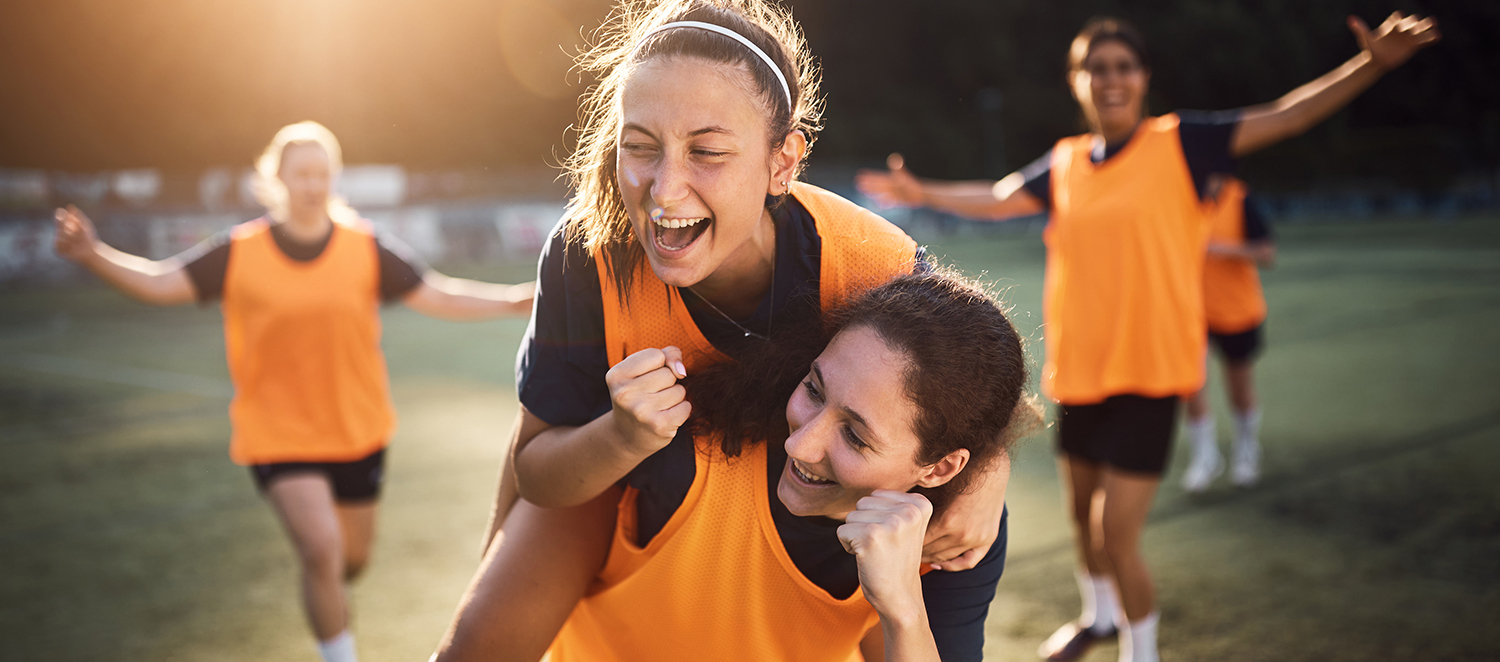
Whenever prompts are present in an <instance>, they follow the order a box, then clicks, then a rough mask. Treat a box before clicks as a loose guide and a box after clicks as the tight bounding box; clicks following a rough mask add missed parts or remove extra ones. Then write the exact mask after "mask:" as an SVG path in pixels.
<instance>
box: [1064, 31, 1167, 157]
mask: <svg viewBox="0 0 1500 662" xmlns="http://www.w3.org/2000/svg"><path fill="white" fill-rule="evenodd" d="M1070 79H1071V83H1072V88H1073V97H1074V98H1076V99H1077V100H1078V105H1079V106H1081V107H1082V108H1083V112H1084V115H1086V116H1087V117H1088V120H1089V124H1090V125H1091V126H1093V127H1094V129H1095V130H1099V131H1103V132H1104V133H1105V134H1106V135H1108V134H1111V133H1114V132H1116V131H1118V130H1119V129H1120V128H1124V129H1129V128H1133V127H1134V126H1135V125H1136V123H1137V122H1139V121H1140V120H1141V118H1142V117H1144V115H1145V104H1146V89H1147V85H1148V83H1150V81H1151V73H1150V71H1148V70H1147V69H1146V68H1145V66H1144V65H1142V64H1141V59H1140V57H1139V56H1137V55H1136V52H1135V51H1134V50H1132V49H1131V48H1130V47H1129V46H1126V45H1125V44H1124V43H1123V42H1120V41H1118V40H1115V39H1109V40H1105V41H1100V42H1097V43H1095V44H1094V46H1093V47H1092V48H1090V49H1089V54H1088V57H1086V58H1084V60H1083V66H1082V68H1081V69H1079V70H1077V71H1074V72H1073V73H1072V74H1070Z"/></svg>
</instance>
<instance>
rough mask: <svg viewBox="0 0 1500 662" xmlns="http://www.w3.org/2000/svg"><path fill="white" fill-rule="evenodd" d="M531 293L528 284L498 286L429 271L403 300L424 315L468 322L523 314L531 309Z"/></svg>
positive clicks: (530, 287)
mask: <svg viewBox="0 0 1500 662" xmlns="http://www.w3.org/2000/svg"><path fill="white" fill-rule="evenodd" d="M531 296H532V286H531V284H530V283H526V284H523V285H501V284H496V283H484V282H480V281H477V280H469V279H467V278H451V277H448V276H444V275H442V274H440V273H437V272H429V273H428V274H427V275H426V276H423V277H422V286H420V287H419V288H418V289H417V290H416V291H414V292H413V293H412V295H410V296H409V297H408V298H407V300H406V303H407V305H409V306H411V307H412V308H413V309H415V310H416V311H417V312H420V313H422V314H424V315H429V316H432V317H436V318H439V319H445V320H452V321H456V322H468V321H478V320H487V319H494V318H496V317H505V316H520V315H526V314H528V313H530V312H531Z"/></svg>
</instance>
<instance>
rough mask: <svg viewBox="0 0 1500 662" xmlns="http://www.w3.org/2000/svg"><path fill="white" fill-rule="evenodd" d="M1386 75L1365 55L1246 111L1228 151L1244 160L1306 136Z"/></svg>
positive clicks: (1380, 67) (1361, 53) (1366, 52)
mask: <svg viewBox="0 0 1500 662" xmlns="http://www.w3.org/2000/svg"><path fill="white" fill-rule="evenodd" d="M1384 74H1385V68H1384V67H1382V66H1380V65H1379V64H1378V63H1376V62H1375V60H1374V58H1373V57H1371V56H1370V53H1369V52H1368V51H1362V52H1360V53H1359V54H1358V55H1355V56H1354V57H1352V58H1350V59H1349V61H1348V62H1345V63H1344V64H1343V65H1341V66H1339V67H1338V68H1337V69H1334V70H1333V71H1330V72H1328V73H1326V74H1324V75H1322V76H1320V77H1318V78H1317V79H1315V80H1313V81H1312V82H1309V83H1307V84H1306V85H1303V86H1301V87H1299V88H1297V89H1295V90H1292V91H1291V92H1288V93H1286V94H1285V95H1283V96H1282V97H1281V98H1280V99H1277V100H1275V101H1272V102H1271V103H1268V104H1265V105H1261V106H1252V107H1250V108H1246V109H1245V112H1244V115H1243V116H1242V117H1241V119H1240V127H1239V129H1238V131H1237V135H1236V136H1235V139H1234V141H1233V143H1232V144H1231V151H1232V152H1233V154H1234V156H1236V157H1239V156H1244V155H1246V154H1249V153H1251V152H1254V151H1256V150H1259V149H1262V148H1264V147H1269V146H1270V145H1273V144H1275V143H1278V142H1280V141H1282V140H1285V139H1287V138H1291V137H1293V136H1298V135H1301V134H1303V133H1305V132H1306V131H1307V130H1308V129H1311V128H1312V127H1314V126H1317V125H1318V123H1320V122H1322V121H1323V120H1325V119H1328V117H1329V116H1330V115H1333V114H1334V113H1335V112H1338V110H1339V109H1340V108H1343V107H1344V106H1346V105H1348V104H1349V102H1350V101H1353V100H1354V98H1355V97H1357V96H1359V95H1360V93H1362V92H1364V91H1365V90H1366V89H1369V87H1370V86H1371V85H1374V84H1375V81H1377V80H1380V77H1381V76H1382V75H1384Z"/></svg>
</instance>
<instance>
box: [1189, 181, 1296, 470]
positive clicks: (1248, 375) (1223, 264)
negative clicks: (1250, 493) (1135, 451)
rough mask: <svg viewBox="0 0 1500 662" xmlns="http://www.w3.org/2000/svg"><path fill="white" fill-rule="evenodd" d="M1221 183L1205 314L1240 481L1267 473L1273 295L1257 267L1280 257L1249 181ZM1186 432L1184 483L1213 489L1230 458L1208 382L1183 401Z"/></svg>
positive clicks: (1213, 213) (1212, 219)
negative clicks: (1266, 352) (1265, 404)
mask: <svg viewBox="0 0 1500 662" xmlns="http://www.w3.org/2000/svg"><path fill="white" fill-rule="evenodd" d="M1210 187H1211V188H1215V189H1217V191H1216V192H1215V193H1214V194H1213V195H1212V198H1211V199H1210V200H1209V201H1208V202H1207V210H1208V214H1209V238H1208V261H1207V262H1205V263H1204V265H1203V313H1204V319H1205V320H1206V321H1207V323H1208V342H1209V344H1210V345H1212V346H1213V348H1214V349H1216V350H1218V353H1219V357H1220V359H1222V360H1223V364H1224V382H1225V386H1226V388H1227V390H1228V391H1229V404H1230V407H1232V408H1233V410H1234V442H1233V445H1232V446H1231V451H1230V466H1229V480H1230V482H1233V483H1234V484H1235V485H1238V486H1240V487H1249V486H1251V485H1254V484H1255V483H1256V481H1258V480H1259V479H1260V405H1259V403H1258V402H1257V399H1256V397H1255V380H1254V377H1255V374H1254V369H1255V358H1256V356H1257V355H1259V354H1260V349H1261V346H1262V345H1263V344H1264V340H1263V339H1262V332H1261V329H1262V327H1264V326H1265V320H1266V298H1265V295H1264V294H1263V293H1262V292H1261V287H1260V272H1259V270H1258V267H1268V266H1270V265H1271V263H1272V261H1274V260H1275V259H1276V243H1275V242H1274V241H1272V239H1271V227H1270V225H1269V224H1268V223H1267V222H1266V220H1265V218H1264V217H1262V216H1261V214H1260V212H1259V211H1258V210H1257V209H1256V208H1255V205H1254V204H1253V203H1252V201H1251V199H1250V198H1249V196H1248V191H1247V189H1246V187H1245V183H1244V182H1242V181H1240V180H1238V179H1235V178H1232V177H1225V178H1216V180H1215V181H1213V182H1211V183H1210ZM1184 408H1185V409H1186V410H1187V437H1188V442H1189V443H1190V444H1191V447H1192V460H1191V461H1190V462H1188V468H1187V471H1185V472H1183V474H1182V487H1183V489H1185V490H1187V491H1189V492H1202V491H1204V490H1206V489H1208V486H1209V484H1210V483H1212V482H1213V480H1214V479H1215V478H1217V477H1218V476H1219V475H1220V474H1222V473H1224V458H1223V456H1221V455H1220V454H1219V445H1218V440H1217V438H1216V434H1217V431H1216V429H1215V427H1214V415H1213V410H1212V409H1211V408H1210V406H1209V402H1208V389H1207V388H1206V387H1205V388H1202V389H1199V390H1198V392H1197V393H1196V394H1194V395H1192V396H1191V397H1189V398H1187V399H1186V400H1185V401H1184Z"/></svg>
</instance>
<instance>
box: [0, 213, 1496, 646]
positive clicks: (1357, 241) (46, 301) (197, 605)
mask: <svg viewBox="0 0 1500 662" xmlns="http://www.w3.org/2000/svg"><path fill="white" fill-rule="evenodd" d="M1279 237H1280V244H1281V260H1280V264H1279V265H1278V266H1277V268H1276V269H1274V270H1272V271H1269V272H1267V273H1266V275H1265V280H1266V286H1267V290H1268V296H1269V299H1270V304H1271V311H1272V312H1271V320H1270V322H1269V324H1268V326H1267V331H1268V346H1269V350H1268V352H1267V354H1266V355H1265V357H1264V359H1263V360H1262V361H1261V363H1260V368H1259V377H1260V384H1261V395H1262V398H1263V401H1264V410H1265V412H1266V414H1265V429H1264V442H1265V446H1266V460H1265V481H1264V483H1263V484H1262V485H1261V486H1260V487H1259V488H1258V489H1255V490H1251V491H1236V490H1231V489H1229V488H1228V487H1217V488H1216V489H1214V490H1213V491H1211V492H1210V493H1208V494H1207V495H1204V496H1201V497H1196V498H1195V497H1189V496H1187V495H1185V494H1183V493H1182V491H1181V490H1180V489H1179V488H1178V487H1177V486H1176V480H1177V478H1178V476H1179V475H1180V472H1181V470H1182V467H1183V465H1184V463H1185V460H1186V454H1185V453H1183V454H1179V455H1178V457H1177V458H1176V459H1175V461H1174V462H1173V465H1172V469H1171V471H1170V473H1169V476H1168V481H1167V483H1165V484H1164V487H1163V489H1162V491H1161V494H1160V496H1159V498H1158V500H1157V505H1156V509H1155V511H1154V513H1153V515H1152V519H1151V523H1150V526H1149V528H1148V530H1147V532H1146V537H1145V543H1144V544H1145V547H1146V554H1147V558H1148V561H1149V562H1150V563H1151V565H1152V567H1153V568H1154V570H1155V572H1156V577H1157V584H1158V587H1159V601H1160V605H1161V610H1162V614H1163V617H1162V627H1161V646H1162V651H1163V653H1162V659H1163V660H1168V661H1186V660H1208V659H1213V660H1288V661H1291V660H1319V661H1327V660H1494V659H1500V634H1496V633H1497V632H1500V628H1497V627H1496V626H1495V624H1494V618H1495V615H1496V614H1500V475H1497V473H1496V472H1497V471H1500V377H1497V375H1500V330H1497V329H1500V219H1472V220H1465V221H1456V222H1449V223H1433V222H1366V223H1359V224H1352V223H1343V224H1341V223H1326V224H1318V225H1287V226H1283V227H1281V228H1279ZM930 244H931V247H932V249H933V252H934V253H936V254H938V255H946V256H947V257H948V258H950V259H951V260H952V261H954V262H956V263H957V264H958V265H960V266H961V267H963V268H964V269H965V270H966V271H969V272H971V273H977V272H981V271H982V272H986V273H987V274H988V277H989V278H990V279H992V280H995V281H996V282H997V283H998V284H1000V285H1002V286H1005V287H1007V288H1008V289H1007V297H1008V299H1009V300H1010V301H1011V302H1012V303H1013V304H1014V305H1015V310H1016V318H1017V322H1018V323H1019V324H1020V326H1021V327H1022V328H1023V329H1025V330H1027V331H1028V332H1029V333H1030V335H1031V337H1032V338H1033V339H1034V340H1035V342H1034V345H1033V349H1034V351H1035V352H1036V353H1037V354H1038V358H1040V356H1039V354H1040V332H1039V331H1038V330H1037V327H1038V326H1039V323H1040V291H1041V290H1040V283H1041V274H1042V247H1041V242H1040V239H1039V238H1038V237H1036V236H1035V235H1026V234H1007V235H985V234H975V235H963V236H949V237H938V238H932V240H931V241H930ZM529 271H530V266H529V265H484V266H469V267H467V268H460V267H454V268H452V269H451V271H450V272H451V273H455V274H459V275H474V276H481V277H487V278H493V279H503V280H517V279H524V278H527V277H528V275H527V274H528V273H529ZM524 327H525V324H524V321H505V322H492V323H480V324H452V323H445V322H438V321H433V320H428V319H426V318H422V317H420V316H418V315H416V314H414V313H411V312H409V311H406V310H402V309H391V310H388V311H387V312H386V314H385V331H386V332H385V348H386V352H387V357H388V359H389V363H390V371H391V378H392V383H393V390H394V396H395V400H396V406H397V409H398V411H399V412H400V416H401V426H400V430H399V432H398V433H397V435H396V439H395V442H394V447H393V451H392V453H391V455H390V465H389V480H388V482H387V485H386V491H385V498H384V499H383V501H382V513H381V517H380V524H379V535H378V539H377V543H376V549H375V556H374V561H373V565H372V567H371V569H370V571H369V572H368V574H367V575H366V577H365V578H364V579H362V580H361V582H360V583H359V584H357V585H356V587H355V588H354V590H353V594H354V603H355V630H356V634H357V636H358V638H359V642H360V647H361V652H362V656H363V659H365V660H367V661H369V662H382V661H387V660H390V661H395V660H422V659H426V657H427V654H428V653H430V652H431V650H432V648H433V646H434V645H435V643H436V641H437V639H438V637H439V636H440V635H441V634H442V631H443V629H444V627H445V625H446V623H447V622H448V620H449V617H450V616H451V613H452V609H453V607H454V605H455V604H456V602H457V599H458V596H459V594H460V592H461V591H462V590H463V587H464V585H465V584H466V583H467V581H468V578H469V577H470V575H471V573H472V571H473V569H474V566H475V563H476V561H477V556H478V540H479V536H480V533H481V531H482V528H483V526H484V522H485V517H486V515H487V512H488V504H489V502H490V499H491V497H492V494H493V489H494V484H495V474H496V468H497V466H498V462H499V458H500V455H501V445H500V442H501V440H502V439H503V438H504V437H505V435H506V431H507V430H508V427H509V424H510V421H511V419H512V417H513V416H514V412H515V395H514V389H513V386H512V384H511V379H512V378H511V367H512V361H513V357H514V354H515V349H516V346H517V343H518V341H519V339H520V336H521V333H522V332H523V330H524ZM1214 385H1215V386H1217V381H1216V378H1215V381H1214ZM227 393H228V380H227V375H226V371H225V368H224V358H223V342H222V328H221V324H220V318H219V314H218V311H217V310H215V309H212V308H209V309H195V308H181V309H173V310H155V309H148V308H146V307H144V306H139V305H136V304H133V303H130V302H128V301H126V300H124V299H123V298H122V297H120V296H118V295H115V294H113V293H111V292H108V291H105V290H102V289H100V288H97V287H87V288H76V289H60V290H46V291H22V292H9V293H0V452H3V453H4V461H3V462H0V659H3V660H43V659H45V660H153V661H171V660H205V659H213V660H226V661H233V660H315V659H316V654H315V652H314V650H313V648H312V645H311V641H310V638H309V635H308V634H307V629H306V627H305V626H304V625H303V618H302V614H301V611H300V607H299V606H298V605H299V603H298V599H297V592H296V581H295V567H294V561H293V557H292V551H291V549H290V547H289V545H288V543H287V542H286V540H285V538H284V536H283V535H282V533H281V531H280V529H279V528H278V525H277V523H276V522H275V520H274V518H273V516H272V514H271V512H270V510H269V508H267V507H266V506H265V505H264V504H263V503H262V502H261V500H260V498H259V497H258V496H257V495H256V493H255V490H254V488H253V486H252V483H251V481H250V478H249V475H248V474H247V472H246V471H245V470H244V469H242V468H239V467H236V466H234V465H232V464H230V462H229V460H228V458H227V456H226V446H227V440H228V435H229V427H228V420H227V417H226V415H225V409H226V406H227V404H228V396H227ZM1216 397H1217V404H1218V405H1219V406H1220V407H1221V411H1222V406H1223V398H1222V396H1221V395H1219V394H1216ZM1220 421H1221V429H1222V432H1221V434H1227V416H1224V415H1221V416H1220ZM1009 503H1010V509H1011V516H1012V529H1011V548H1010V557H1009V562H1008V563H1009V564H1008V567H1007V571H1006V575H1005V578H1004V580H1002V582H1001V584H1000V588H999V593H998V595H997V597H996V600H995V603H994V607H993V609H992V611H991V614H990V619H989V625H988V628H989V639H988V642H989V643H988V644H987V646H988V648H987V651H988V653H989V655H988V658H989V659H995V660H1028V659H1034V657H1033V651H1034V649H1035V647H1036V644H1037V643H1038V642H1039V641H1041V640H1042V639H1043V638H1045V637H1046V636H1047V634H1049V633H1050V632H1051V630H1052V629H1053V628H1055V627H1056V626H1057V625H1058V624H1060V623H1062V622H1064V621H1066V620H1068V619H1070V618H1072V617H1073V616H1075V615H1076V612H1077V608H1078V605H1077V597H1076V593H1075V589H1074V584H1073V579H1072V567H1073V563H1074V561H1073V556H1072V551H1071V545H1070V535H1069V531H1068V529H1067V526H1066V523H1065V521H1064V520H1063V516H1062V507H1061V500H1060V497H1059V491H1058V486H1057V478H1056V472H1055V468H1054V466H1053V459H1052V451H1051V445H1050V438H1048V437H1046V436H1039V437H1037V438H1035V439H1033V440H1031V441H1029V442H1027V444H1026V445H1025V446H1024V447H1023V448H1022V450H1021V451H1020V453H1019V456H1018V461H1017V463H1016V466H1015V476H1014V478H1013V480H1012V483H1011V491H1010V496H1009ZM1114 655H1115V648H1114V647H1113V646H1112V645H1110V646H1103V647H1100V648H1099V649H1098V650H1097V651H1096V652H1094V653H1093V654H1092V655H1091V656H1090V657H1089V658H1088V659H1090V660H1095V661H1105V660H1112V659H1114ZM711 657H712V656H711V655H707V656H705V659H711Z"/></svg>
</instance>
